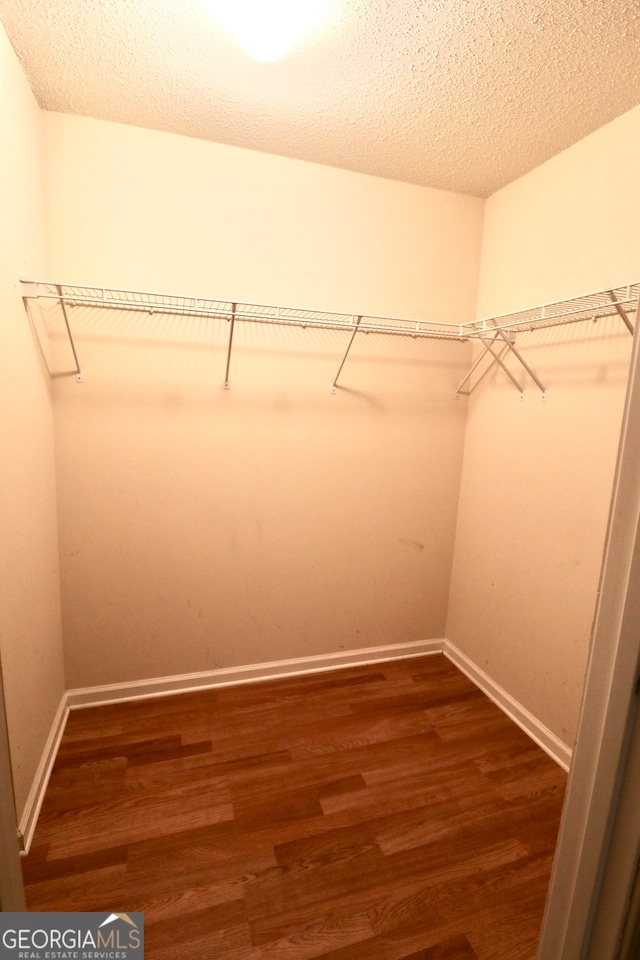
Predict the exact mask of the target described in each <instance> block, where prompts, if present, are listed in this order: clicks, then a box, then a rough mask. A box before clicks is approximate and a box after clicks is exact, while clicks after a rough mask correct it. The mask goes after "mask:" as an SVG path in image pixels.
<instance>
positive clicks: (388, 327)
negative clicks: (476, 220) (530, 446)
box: [22, 280, 640, 399]
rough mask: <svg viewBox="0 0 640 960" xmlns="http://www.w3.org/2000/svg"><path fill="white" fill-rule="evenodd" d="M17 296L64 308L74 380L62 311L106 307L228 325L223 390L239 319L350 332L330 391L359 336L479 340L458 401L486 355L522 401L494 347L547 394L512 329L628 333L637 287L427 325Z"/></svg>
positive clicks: (116, 297)
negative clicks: (614, 327) (612, 320)
mask: <svg viewBox="0 0 640 960" xmlns="http://www.w3.org/2000/svg"><path fill="white" fill-rule="evenodd" d="M22 296H23V298H24V300H25V301H28V300H32V299H49V300H56V301H57V302H58V303H59V304H60V307H61V309H62V314H63V317H64V322H65V325H66V328H67V333H68V336H69V342H70V345H71V349H72V351H73V357H74V360H75V364H76V371H75V373H76V378H77V380H79V381H81V380H82V372H81V370H80V362H79V360H78V356H77V353H76V349H75V344H74V341H73V335H72V331H71V325H70V323H69V317H68V314H67V307H68V306H77V307H90V308H101V309H109V310H133V311H136V312H139V313H149V314H159V315H160V316H163V315H164V316H167V315H168V316H171V315H174V316H175V315H178V316H196V317H211V318H214V319H224V320H227V321H230V332H229V344H228V351H227V365H226V374H225V381H224V385H225V387H226V388H227V389H228V387H229V365H230V361H231V348H232V344H233V331H234V326H235V323H236V321H237V320H240V321H248V322H250V323H268V324H279V325H282V326H296V327H317V328H322V329H330V330H348V331H350V332H351V337H350V339H349V344H348V346H347V349H346V352H345V354H344V357H343V359H342V363H341V364H340V368H339V370H338V373H337V375H336V378H335V380H334V381H333V385H332V387H331V389H332V391H333V393H335V391H336V385H337V382H338V378H339V376H340V373H341V371H342V368H343V366H344V363H345V360H346V359H347V355H348V353H349V350H350V349H351V345H352V343H353V341H354V338H355V336H356V334H358V333H376V334H386V335H391V336H396V337H397V336H404V337H413V338H428V339H431V340H452V341H469V340H478V341H480V342H481V343H482V345H483V347H484V350H483V352H482V354H481V355H480V357H479V358H478V359H476V361H475V363H474V364H473V366H472V367H471V370H470V371H469V373H468V374H467V376H466V377H465V378H464V380H463V381H462V382H461V383H460V385H459V386H458V390H457V392H456V397H457V396H458V395H459V393H460V391H461V388H462V386H464V384H465V383H467V381H468V380H469V377H470V375H471V374H472V373H473V371H474V370H475V369H476V367H477V366H478V363H479V362H480V361H481V360H482V359H483V358H484V357H485V356H486V355H489V356H490V357H492V358H493V360H492V362H496V363H498V364H499V365H500V366H501V367H502V368H503V370H504V372H505V374H506V375H507V376H508V377H509V378H510V379H511V381H512V382H513V383H514V385H515V386H516V387H517V388H518V390H519V391H520V395H521V398H522V397H524V387H523V386H522V384H521V383H520V382H519V381H518V380H517V379H516V378H515V377H514V375H513V373H512V371H511V370H510V369H509V368H508V367H507V366H506V365H505V363H504V362H503V360H502V354H501V353H500V350H502V351H503V353H504V351H505V350H506V351H508V352H510V353H511V354H513V355H514V356H515V357H516V358H517V360H518V361H519V363H520V365H521V366H522V367H523V368H524V369H525V370H526V372H527V373H528V374H529V376H530V377H531V378H532V379H533V380H534V381H535V383H536V384H537V385H538V387H539V388H540V389H541V390H542V396H543V399H544V397H545V396H546V391H545V388H544V385H543V384H542V382H541V381H540V380H539V378H538V377H537V376H536V374H535V373H534V371H533V370H532V369H531V367H529V366H528V364H527V363H526V361H525V360H524V359H523V357H522V355H521V354H520V353H519V352H518V350H517V349H516V347H515V345H514V336H513V334H514V333H517V332H518V331H527V330H528V331H532V330H539V329H541V328H545V327H557V326H562V325H564V324H568V323H578V322H580V321H584V320H594V321H595V320H599V319H600V318H602V317H608V316H618V317H619V318H620V320H621V321H622V322H623V324H624V325H625V326H626V328H627V330H628V331H629V332H630V333H631V334H633V332H634V326H633V322H632V320H631V317H632V316H635V315H636V313H637V311H638V301H639V298H640V283H633V284H627V285H626V286H620V287H612V288H611V289H609V290H601V291H599V292H598V293H590V294H586V295H585V296H582V297H574V298H573V299H571V300H560V301H557V302H555V303H549V304H545V305H543V306H540V307H534V308H532V309H529V310H520V311H517V312H515V313H507V314H503V315H502V316H495V317H489V318H488V319H485V320H474V321H469V322H465V323H460V324H454V323H443V322H439V321H431V320H407V319H400V318H392V317H375V316H367V315H357V314H347V313H331V312H326V311H322V310H302V309H299V308H297V307H276V306H269V305H266V304H257V303H240V302H234V301H231V300H214V299H210V298H201V297H182V296H174V295H171V294H161V293H144V292H143V291H141V290H118V289H114V288H110V287H89V286H82V285H78V284H66V283H51V282H50V281H43V280H22Z"/></svg>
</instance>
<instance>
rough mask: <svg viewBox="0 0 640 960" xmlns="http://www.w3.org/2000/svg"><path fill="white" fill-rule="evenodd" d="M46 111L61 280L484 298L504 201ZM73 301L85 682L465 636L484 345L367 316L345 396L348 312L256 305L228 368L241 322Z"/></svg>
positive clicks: (380, 297) (61, 491)
mask: <svg viewBox="0 0 640 960" xmlns="http://www.w3.org/2000/svg"><path fill="white" fill-rule="evenodd" d="M46 133H47V141H46V142H47V149H46V158H47V198H48V201H47V238H48V250H49V263H50V270H51V273H52V276H53V277H54V278H55V279H62V280H65V279H67V280H69V281H72V282H84V283H95V284H105V285H110V286H123V287H134V288H138V289H148V290H156V291H161V292H162V291H166V292H174V293H178V294H179V293H183V294H198V295H204V296H206V295H210V296H214V297H215V296H223V297H229V298H232V299H239V300H246V301H257V302H266V303H284V304H290V305H293V306H300V307H311V308H318V309H337V310H347V311H355V312H356V313H361V312H368V313H373V314H387V315H392V316H409V317H418V318H420V317H429V318H434V319H442V320H453V319H456V320H459V319H464V318H470V317H471V316H472V312H473V306H474V303H475V297H476V292H477V271H478V263H479V252H480V241H481V229H482V213H483V206H484V204H483V201H480V200H476V199H473V198H468V197H461V196H457V195H455V194H449V193H442V192H439V191H436V190H428V189H425V188H422V187H415V186H410V185H407V184H400V183H394V182H391V181H387V180H381V179H377V178H374V177H366V176H363V175H360V174H353V173H349V172H347V171H344V170H337V169H332V168H328V167H321V166H317V165H314V164H308V163H302V162H300V161H293V160H287V159H284V158H281V157H274V156H269V155H262V154H258V153H252V152H249V151H244V150H239V149H236V148H232V147H225V146H220V145H216V144H212V143H205V142H201V141H196V140H191V139H188V138H184V137H178V136H174V135H170V134H164V133H157V132H152V131H148V130H140V129H135V128H132V127H124V126H119V125H116V124H111V123H105V122H100V121H92V120H86V119H82V118H78V117H67V116H62V115H58V114H48V115H47V116H46ZM452 291H453V292H454V296H453V297H452ZM55 322H56V324H57V330H54V331H53V332H54V333H56V332H57V331H59V316H58V318H57V320H56V321H55ZM72 323H73V327H74V331H75V332H76V338H77V346H78V350H79V353H80V356H81V361H82V365H83V371H84V374H85V382H84V383H83V384H82V385H78V384H76V383H75V382H74V380H73V378H72V377H61V378H58V379H57V380H56V382H55V390H54V394H55V410H56V439H57V465H58V505H59V522H60V538H61V573H62V589H63V622H64V636H65V650H66V663H67V682H68V684H69V686H71V687H76V686H82V685H91V684H99V683H108V682H118V681H124V680H135V679H141V678H146V677H151V676H166V675H173V674H179V673H187V672H191V671H199V670H207V669H213V668H217V667H226V666H234V665H238V664H251V663H259V662H264V661H273V660H279V659H283V658H288V657H296V656H306V655H312V654H318V653H328V652H333V651H338V650H340V649H347V650H348V649H356V648H364V647H368V646H377V645H383V644H393V643H397V642H402V641H408V640H422V639H425V638H427V637H441V636H443V632H444V627H445V619H446V609H447V598H448V590H449V577H450V567H451V559H452V550H453V535H454V529H455V516H456V506H457V499H458V484H459V477H460V469H461V461H462V445H463V438H464V423H465V408H466V404H465V403H464V402H458V403H456V401H455V399H454V392H455V385H456V382H457V381H458V380H459V379H460V377H461V376H462V373H463V371H464V369H465V368H466V366H467V364H468V348H467V347H466V346H465V345H463V344H453V345H447V344H446V343H445V344H442V343H434V342H429V343H427V342H424V341H414V340H408V341H407V340H404V341H398V340H390V339H385V338H382V337H376V336H363V337H359V338H357V339H356V342H355V344H354V347H353V349H352V352H351V354H350V356H349V360H348V363H347V366H346V367H345V370H344V372H343V375H342V377H341V381H340V382H341V385H342V387H341V389H340V390H339V391H338V393H337V394H336V395H335V396H333V395H331V393H330V390H329V387H330V385H331V383H332V381H333V378H334V376H335V374H336V372H337V369H338V365H339V362H340V359H341V357H342V354H343V352H344V350H345V348H346V345H347V341H348V334H346V333H342V334H341V333H334V332H329V333H327V332H325V331H313V330H306V331H302V330H299V329H297V330H286V329H282V328H280V329H278V330H274V329H273V328H271V327H263V326H259V325H258V326H242V327H240V329H238V330H237V332H236V337H235V339H234V353H233V357H232V368H231V381H232V388H231V390H230V391H224V390H223V389H222V382H223V378H224V366H225V357H226V340H227V336H228V330H227V327H226V324H225V323H224V322H222V323H218V324H212V323H210V322H209V323H207V322H204V321H198V320H191V321H190V320H185V319H175V318H173V319H171V318H169V319H167V318H165V319H164V320H162V319H160V320H159V318H157V317H156V318H149V317H141V316H138V315H132V314H129V315H125V316H123V315H122V314H120V315H115V314H114V315H108V314H97V313H96V312H95V311H94V312H91V311H87V310H83V309H77V310H72ZM68 359H69V358H68V355H67V356H66V357H65V358H64V359H63V358H62V356H61V359H60V360H59V362H60V364H61V367H60V369H64V368H65V365H66V369H68V368H69V364H68Z"/></svg>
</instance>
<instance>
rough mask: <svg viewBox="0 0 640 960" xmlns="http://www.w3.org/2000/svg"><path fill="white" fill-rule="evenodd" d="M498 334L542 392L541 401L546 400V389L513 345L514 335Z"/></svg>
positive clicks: (502, 332)
mask: <svg viewBox="0 0 640 960" xmlns="http://www.w3.org/2000/svg"><path fill="white" fill-rule="evenodd" d="M498 333H499V334H500V336H501V337H502V339H503V340H504V342H505V343H506V345H507V346H508V348H509V350H510V351H511V352H512V353H513V354H514V355H515V356H516V357H517V358H518V360H519V361H520V363H521V364H522V366H523V367H524V369H525V370H526V371H527V373H528V374H529V376H530V377H531V379H532V380H533V381H534V383H536V384H537V385H538V387H539V388H540V390H541V391H542V399H543V400H546V399H547V389H546V387H545V385H544V384H543V383H542V382H541V380H540V379H539V378H538V377H537V376H536V374H535V373H534V372H533V370H532V369H531V367H530V366H529V364H528V363H527V361H526V360H525V359H524V357H523V356H522V354H521V353H520V351H519V350H517V349H516V345H515V343H514V340H515V334H513V333H512V334H511V336H507V334H506V333H505V332H504V330H498Z"/></svg>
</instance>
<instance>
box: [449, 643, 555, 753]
mask: <svg viewBox="0 0 640 960" xmlns="http://www.w3.org/2000/svg"><path fill="white" fill-rule="evenodd" d="M443 653H444V655H445V656H446V657H448V658H449V660H451V662H452V663H453V664H455V665H456V667H458V669H459V670H462V672H463V673H464V674H466V676H467V677H469V679H470V680H472V681H473V682H474V683H475V685H476V686H477V687H479V688H480V690H482V692H483V693H486V695H487V696H488V697H489V699H490V700H493V702H494V703H495V704H497V706H499V707H500V709H501V710H504V712H505V713H506V714H507V716H508V717H509V718H510V719H511V720H513V722H514V723H517V724H518V726H519V727H520V728H521V729H522V730H524V732H525V733H526V734H528V735H529V736H530V737H531V739H532V740H534V741H535V743H537V744H538V746H539V747H542V749H543V750H544V751H545V753H548V754H549V756H550V757H551V758H552V759H553V760H555V761H556V763H557V764H559V765H560V766H561V767H562V768H563V769H564V770H567V771H568V770H569V767H570V765H571V755H572V750H571V748H570V747H568V746H567V744H566V743H563V742H562V740H560V739H559V738H558V737H556V735H555V733H552V732H551V730H549V728H548V727H545V725H544V724H543V723H540V721H539V720H537V719H536V717H534V716H533V714H532V713H529V711H528V710H527V709H526V708H525V707H523V706H522V704H520V703H518V701H517V700H515V699H514V698H513V697H512V696H511V695H510V694H508V693H507V692H506V690H503V689H502V687H500V686H498V684H497V683H496V682H495V681H494V680H492V679H491V677H490V676H488V674H486V673H485V672H484V670H481V669H480V667H478V666H476V664H475V663H474V662H473V661H472V660H470V659H469V657H467V656H466V654H464V653H463V652H462V651H461V650H459V649H458V648H457V647H456V646H455V645H454V644H453V643H451V641H450V640H445V642H444V646H443Z"/></svg>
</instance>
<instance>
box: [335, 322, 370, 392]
mask: <svg viewBox="0 0 640 960" xmlns="http://www.w3.org/2000/svg"><path fill="white" fill-rule="evenodd" d="M352 320H353V321H354V323H355V326H354V328H353V333H352V334H351V338H350V340H349V343H348V344H347V349H346V350H345V353H344V357H343V358H342V363H341V364H340V366H339V367H338V372H337V373H336V378H335V380H334V381H333V384H332V385H331V393H335V392H336V387H337V385H338V377H339V376H340V374H341V373H342V368H343V367H344V362H345V360H346V359H347V357H348V356H349V350H351V344H352V343H353V341H354V340H355V337H356V333H357V332H358V327H359V326H360V322H361V320H362V317H352Z"/></svg>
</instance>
